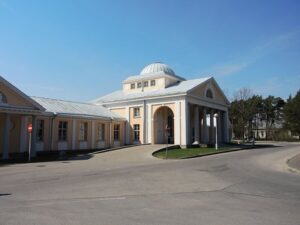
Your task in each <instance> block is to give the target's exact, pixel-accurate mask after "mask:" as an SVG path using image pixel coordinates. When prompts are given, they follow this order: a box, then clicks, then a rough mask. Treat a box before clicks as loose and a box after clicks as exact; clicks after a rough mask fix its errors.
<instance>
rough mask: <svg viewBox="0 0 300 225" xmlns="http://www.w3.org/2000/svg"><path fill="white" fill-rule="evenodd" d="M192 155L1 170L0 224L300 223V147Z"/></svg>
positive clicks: (138, 153)
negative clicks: (296, 161)
mask: <svg viewBox="0 0 300 225" xmlns="http://www.w3.org/2000/svg"><path fill="white" fill-rule="evenodd" d="M280 145H281V146H282V147H272V148H262V149H252V150H243V151H239V152H231V153H225V154H219V155H212V156H208V157H202V158H194V159H187V160H161V159H155V158H153V157H152V156H151V152H153V151H154V150H155V149H156V148H159V147H160V146H143V147H138V148H131V149H122V150H118V151H114V152H107V153H102V154H96V155H94V156H93V157H92V158H90V157H81V158H77V159H76V160H75V159H74V160H70V161H63V162H46V163H32V164H18V165H11V166H2V167H0V224H1V225H6V224H7V225H8V224H9V225H10V224H11V225H14V224H22V225H26V224H43V225H52V224H53V225H54V224H55V225H57V224H63V225H66V224H103V225H141V224H145V225H165V224H170V225H190V224H191V225H194V224H195V225H199V224H205V225H207V224H210V225H227V224H228V225H254V224H255V225H257V224H261V225H299V224H300V174H297V173H292V172H290V171H289V170H288V167H287V165H286V163H285V162H286V160H287V159H289V158H291V157H293V156H294V155H296V154H297V153H299V152H300V145H297V144H284V143H281V144H280Z"/></svg>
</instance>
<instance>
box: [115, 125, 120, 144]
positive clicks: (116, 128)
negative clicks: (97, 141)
mask: <svg viewBox="0 0 300 225" xmlns="http://www.w3.org/2000/svg"><path fill="white" fill-rule="evenodd" d="M119 139H120V125H119V124H115V125H114V140H115V141H118V140H119Z"/></svg>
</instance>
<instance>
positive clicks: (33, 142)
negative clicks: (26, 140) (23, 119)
mask: <svg viewBox="0 0 300 225" xmlns="http://www.w3.org/2000/svg"><path fill="white" fill-rule="evenodd" d="M36 125H37V123H36V116H35V115H33V116H32V134H31V148H30V150H31V152H30V156H31V157H36V134H37V127H36Z"/></svg>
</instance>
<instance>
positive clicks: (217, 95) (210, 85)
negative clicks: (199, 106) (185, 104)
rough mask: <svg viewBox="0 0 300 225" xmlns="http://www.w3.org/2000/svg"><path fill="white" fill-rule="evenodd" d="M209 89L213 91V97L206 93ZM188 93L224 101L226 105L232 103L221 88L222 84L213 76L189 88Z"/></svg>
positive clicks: (220, 101) (219, 101)
mask: <svg viewBox="0 0 300 225" xmlns="http://www.w3.org/2000/svg"><path fill="white" fill-rule="evenodd" d="M208 90H211V91H212V98H211V99H210V98H208V97H207V96H206V93H207V91H208ZM188 94H191V95H193V96H198V97H200V98H204V99H207V100H212V101H216V102H218V103H223V104H226V105H229V104H230V102H229V100H228V99H227V97H226V96H225V94H224V92H223V91H222V89H221V88H220V86H219V85H218V83H217V82H216V80H215V79H214V78H213V77H211V78H210V79H208V80H207V81H205V82H203V83H201V84H199V85H198V86H196V87H194V88H192V89H191V90H189V91H188Z"/></svg>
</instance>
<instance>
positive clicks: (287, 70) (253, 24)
mask: <svg viewBox="0 0 300 225" xmlns="http://www.w3.org/2000/svg"><path fill="white" fill-rule="evenodd" d="M156 61H161V62H164V63H166V64H168V65H170V66H171V67H172V68H173V70H174V71H175V72H176V73H177V74H178V75H181V76H183V77H185V78H186V79H193V78H199V77H205V76H214V77H215V78H216V80H217V82H218V83H219V85H220V86H221V88H222V89H223V90H224V92H225V94H227V95H228V96H229V97H231V96H232V94H233V93H234V92H235V91H236V90H238V89H240V88H242V87H248V88H251V89H253V91H254V92H255V93H256V94H261V95H263V96H267V95H275V96H280V97H283V98H287V97H288V96H289V95H290V94H292V95H294V94H295V93H296V91H297V90H299V89H300V1H299V0H281V1H278V0H269V1H268V0H257V1H256V0H244V1H241V0H235V1H234V0H232V1H231V0H224V1H223V0H207V1H201V0H195V1H192V0H182V1H175V0H174V1H168V0H164V1H163V0H151V1H146V0H144V1H143V0H132V1H125V0H119V1H115V0H107V1H101V0H96V1H93V0H43V1H40V0H35V1H32V0H26V1H24V0H0V74H1V75H2V76H3V77H4V78H6V79H7V80H8V81H10V82H11V83H13V84H14V85H15V86H17V87H18V88H20V89H21V90H22V91H24V92H25V93H26V94H28V95H33V96H44V97H50V98H59V99H67V100H77V101H88V100H91V99H95V98H97V97H99V96H101V95H104V94H106V93H109V92H111V91H114V90H117V89H120V88H121V83H122V80H124V79H125V78H126V77H128V76H130V75H137V74H139V72H140V70H141V69H142V68H143V67H144V66H146V65H147V64H150V63H152V62H156Z"/></svg>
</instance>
